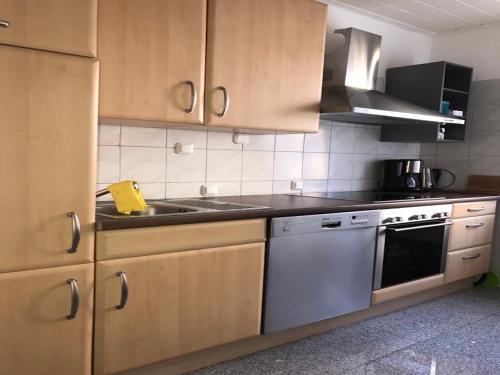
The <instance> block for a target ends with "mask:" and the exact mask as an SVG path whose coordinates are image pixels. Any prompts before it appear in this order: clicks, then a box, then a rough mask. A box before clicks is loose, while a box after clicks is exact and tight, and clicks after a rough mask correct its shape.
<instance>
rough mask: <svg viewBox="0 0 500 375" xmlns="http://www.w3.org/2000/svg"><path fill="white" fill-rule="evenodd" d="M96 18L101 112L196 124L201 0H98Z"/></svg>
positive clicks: (201, 67) (203, 12)
mask: <svg viewBox="0 0 500 375" xmlns="http://www.w3.org/2000/svg"><path fill="white" fill-rule="evenodd" d="M98 23H99V28H98V30H99V31H98V56H99V60H100V61H101V89H100V106H99V115H100V116H101V117H110V118H121V119H132V120H157V121H168V122H180V123H195V124H201V123H202V121H203V92H204V72H205V34H206V0H140V1H139V0H100V1H99V22H98ZM188 81H190V82H191V84H188V83H187V82H188ZM193 93H194V94H195V96H196V100H194V98H193V97H192V94H193ZM195 101H196V103H194V102H195ZM193 104H194V105H193ZM191 106H192V107H193V108H192V110H191V111H190V109H191V108H190V107H191ZM188 112H189V113H188Z"/></svg>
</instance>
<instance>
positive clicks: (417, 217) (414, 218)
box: [408, 215, 420, 220]
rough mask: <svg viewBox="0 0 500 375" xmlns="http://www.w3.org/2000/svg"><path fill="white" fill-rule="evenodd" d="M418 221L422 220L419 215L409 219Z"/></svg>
mask: <svg viewBox="0 0 500 375" xmlns="http://www.w3.org/2000/svg"><path fill="white" fill-rule="evenodd" d="M418 219H420V216H418V215H413V216H410V217H409V218H408V220H418Z"/></svg>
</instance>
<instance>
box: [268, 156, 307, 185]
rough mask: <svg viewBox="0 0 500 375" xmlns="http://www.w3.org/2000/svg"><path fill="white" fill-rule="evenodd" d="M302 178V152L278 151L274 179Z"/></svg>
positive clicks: (275, 159) (275, 158)
mask: <svg viewBox="0 0 500 375" xmlns="http://www.w3.org/2000/svg"><path fill="white" fill-rule="evenodd" d="M301 178H302V153H301V152H276V153H275V157H274V179H275V180H294V179H301Z"/></svg>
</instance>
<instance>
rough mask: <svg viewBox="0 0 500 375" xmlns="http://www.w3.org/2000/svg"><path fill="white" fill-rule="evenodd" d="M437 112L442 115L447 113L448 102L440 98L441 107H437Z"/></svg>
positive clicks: (448, 111)
mask: <svg viewBox="0 0 500 375" xmlns="http://www.w3.org/2000/svg"><path fill="white" fill-rule="evenodd" d="M439 112H441V113H442V114H444V115H448V114H449V113H450V102H448V101H446V100H441V108H440V109H439Z"/></svg>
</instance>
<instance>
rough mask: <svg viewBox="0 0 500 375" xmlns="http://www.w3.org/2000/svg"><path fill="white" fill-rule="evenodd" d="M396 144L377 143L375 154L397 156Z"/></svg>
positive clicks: (397, 144)
mask: <svg viewBox="0 0 500 375" xmlns="http://www.w3.org/2000/svg"><path fill="white" fill-rule="evenodd" d="M398 147H399V143H398V142H379V143H377V154H385V155H397V153H398Z"/></svg>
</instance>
